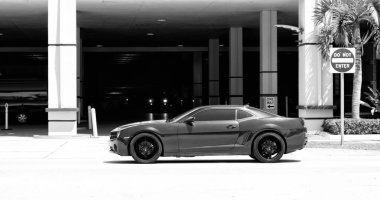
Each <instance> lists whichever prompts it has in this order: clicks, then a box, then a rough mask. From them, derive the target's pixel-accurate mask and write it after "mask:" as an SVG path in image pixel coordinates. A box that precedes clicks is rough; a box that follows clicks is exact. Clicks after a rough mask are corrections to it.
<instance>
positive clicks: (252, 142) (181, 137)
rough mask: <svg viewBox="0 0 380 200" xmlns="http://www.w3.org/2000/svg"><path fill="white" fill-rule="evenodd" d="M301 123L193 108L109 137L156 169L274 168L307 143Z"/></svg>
mask: <svg viewBox="0 0 380 200" xmlns="http://www.w3.org/2000/svg"><path fill="white" fill-rule="evenodd" d="M306 131H307V130H306V128H305V126H304V120H303V119H301V118H287V117H281V116H278V115H275V114H272V113H269V112H266V111H263V110H260V109H257V108H253V107H249V106H232V105H212V106H202V107H197V108H194V109H192V110H190V111H188V112H185V113H183V114H180V115H178V116H177V117H174V118H172V119H169V120H155V121H145V122H137V123H131V124H126V125H123V126H120V127H117V128H115V129H114V130H112V131H111V133H110V140H109V146H110V148H111V151H112V152H114V153H116V154H118V155H120V156H132V157H133V159H134V160H135V161H136V162H138V163H153V162H155V161H156V160H157V159H158V158H159V157H160V156H162V157H166V156H175V157H193V156H206V155H208V156H210V155H249V156H250V157H251V158H253V159H255V160H258V161H259V162H276V161H278V160H279V159H280V158H281V157H282V156H283V154H287V153H291V152H294V151H296V150H300V149H303V148H304V147H305V145H306V143H307V137H306Z"/></svg>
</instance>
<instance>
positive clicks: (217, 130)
mask: <svg viewBox="0 0 380 200" xmlns="http://www.w3.org/2000/svg"><path fill="white" fill-rule="evenodd" d="M192 117H194V121H193V122H192V123H186V122H182V123H180V124H179V126H178V139H179V149H180V153H181V154H191V155H197V154H202V153H206V154H218V153H225V152H230V151H232V149H233V148H234V145H235V142H236V139H237V137H238V133H239V123H238V122H237V121H236V110H235V109H207V110H203V111H200V112H198V113H196V114H194V115H192Z"/></svg>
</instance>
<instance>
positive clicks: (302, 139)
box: [286, 128, 308, 153]
mask: <svg viewBox="0 0 380 200" xmlns="http://www.w3.org/2000/svg"><path fill="white" fill-rule="evenodd" d="M306 132H307V129H306V128H299V129H293V130H290V131H289V133H288V135H287V138H286V142H287V151H286V153H291V152H294V151H297V150H301V149H303V148H305V146H306V144H307V142H308V138H307V136H306Z"/></svg>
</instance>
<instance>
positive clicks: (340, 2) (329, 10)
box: [314, 0, 380, 119]
mask: <svg viewBox="0 0 380 200" xmlns="http://www.w3.org/2000/svg"><path fill="white" fill-rule="evenodd" d="M379 11H380V2H379V0H321V1H320V2H319V3H317V4H316V7H315V9H314V21H315V25H316V27H317V29H318V35H317V41H318V46H319V49H320V51H321V53H322V55H323V57H324V58H325V59H326V60H328V59H329V53H330V45H331V44H332V43H334V44H335V45H336V46H338V47H354V48H355V49H356V59H355V74H354V81H353V91H352V118H354V119H359V118H360V110H359V106H360V97H361V86H362V59H361V57H362V49H363V46H364V45H365V44H366V43H367V42H368V41H369V40H371V39H375V40H376V41H378V37H379V36H380V34H379V19H378V16H379V15H378V13H379ZM363 30H364V31H365V34H362V31H363ZM376 44H377V43H376Z"/></svg>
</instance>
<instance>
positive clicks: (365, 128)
mask: <svg viewBox="0 0 380 200" xmlns="http://www.w3.org/2000/svg"><path fill="white" fill-rule="evenodd" d="M322 128H323V131H326V132H329V133H331V134H333V135H339V134H340V119H326V120H325V121H324V122H323V124H322ZM344 134H359V135H363V134H380V119H350V118H347V119H344Z"/></svg>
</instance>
